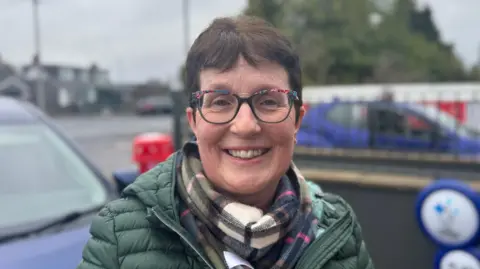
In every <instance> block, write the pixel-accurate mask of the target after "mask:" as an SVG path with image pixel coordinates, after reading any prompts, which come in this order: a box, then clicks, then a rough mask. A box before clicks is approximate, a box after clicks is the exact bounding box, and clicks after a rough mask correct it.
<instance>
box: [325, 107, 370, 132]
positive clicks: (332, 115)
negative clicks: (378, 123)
mask: <svg viewBox="0 0 480 269" xmlns="http://www.w3.org/2000/svg"><path fill="white" fill-rule="evenodd" d="M366 116H367V113H366V106H365V105H364V104H358V103H343V104H336V105H334V106H333V107H332V108H331V109H330V110H329V111H328V112H327V115H326V117H327V119H328V120H329V121H330V122H332V123H335V124H337V125H339V126H342V127H346V128H365V127H366Z"/></svg>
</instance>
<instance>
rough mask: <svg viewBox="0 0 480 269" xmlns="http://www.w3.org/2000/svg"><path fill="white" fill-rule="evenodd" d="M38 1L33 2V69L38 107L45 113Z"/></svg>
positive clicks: (33, 0)
mask: <svg viewBox="0 0 480 269" xmlns="http://www.w3.org/2000/svg"><path fill="white" fill-rule="evenodd" d="M38 6H39V3H38V0H32V13H33V14H32V15H33V35H34V46H35V48H34V49H35V54H34V58H33V59H34V60H33V68H35V69H36V75H37V76H36V81H35V82H36V83H35V88H36V89H35V90H36V94H35V96H36V102H37V105H38V106H39V107H40V109H41V110H43V111H44V112H45V113H46V112H47V107H46V106H47V105H46V96H45V85H44V82H43V79H44V78H43V75H44V74H43V72H42V70H43V68H42V64H41V42H40V19H39V17H40V16H39V10H38Z"/></svg>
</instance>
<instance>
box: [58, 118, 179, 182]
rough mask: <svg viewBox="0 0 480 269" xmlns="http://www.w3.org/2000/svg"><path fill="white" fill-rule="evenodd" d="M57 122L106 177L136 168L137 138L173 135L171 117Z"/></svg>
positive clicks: (67, 119) (77, 119)
mask: <svg viewBox="0 0 480 269" xmlns="http://www.w3.org/2000/svg"><path fill="white" fill-rule="evenodd" d="M55 122H56V123H57V124H58V125H59V126H60V127H61V128H62V129H63V130H64V131H65V132H66V133H67V134H68V135H69V136H70V137H72V138H73V139H74V140H75V141H76V142H77V143H78V144H79V145H80V147H81V148H82V150H83V151H84V152H85V153H86V154H87V155H88V156H89V157H90V158H91V159H92V160H93V162H95V164H96V165H97V166H98V167H99V168H100V169H101V171H102V172H103V174H104V175H105V176H108V177H109V176H110V175H111V174H112V172H113V171H115V170H116V169H122V168H128V167H133V166H134V164H133V163H132V162H131V147H132V141H133V138H134V137H135V135H137V134H140V133H144V132H162V133H169V132H170V131H171V130H172V120H171V118H169V117H162V116H159V117H134V116H108V117H71V118H57V119H55Z"/></svg>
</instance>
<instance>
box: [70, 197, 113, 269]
mask: <svg viewBox="0 0 480 269" xmlns="http://www.w3.org/2000/svg"><path fill="white" fill-rule="evenodd" d="M114 227H115V219H114V216H113V214H112V213H111V211H110V210H109V208H108V206H106V207H104V208H103V209H102V210H101V211H100V212H99V214H98V215H97V216H96V217H95V219H94V220H93V222H92V225H91V228H90V234H91V235H92V237H91V238H90V239H89V240H88V242H87V244H86V246H85V248H84V249H83V255H82V256H83V258H82V261H81V262H80V264H79V265H78V267H77V269H119V268H120V266H119V261H118V255H117V238H116V235H115V229H114Z"/></svg>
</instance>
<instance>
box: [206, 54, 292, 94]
mask: <svg viewBox="0 0 480 269" xmlns="http://www.w3.org/2000/svg"><path fill="white" fill-rule="evenodd" d="M200 87H201V90H213V89H228V90H231V91H234V92H252V91H255V90H259V89H261V88H265V87H270V88H285V89H286V88H288V74H287V72H286V71H285V69H284V68H283V67H282V66H281V65H279V64H277V63H272V62H267V61H265V62H261V63H259V64H258V65H256V66H252V65H250V64H249V63H248V62H247V61H245V60H244V59H243V58H242V57H240V58H239V60H238V61H237V63H236V64H235V66H233V67H232V68H231V69H228V70H227V71H222V70H219V69H213V68H209V69H205V70H202V71H201V72H200Z"/></svg>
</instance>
